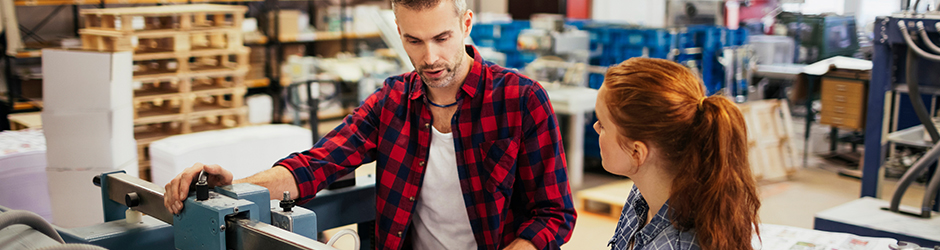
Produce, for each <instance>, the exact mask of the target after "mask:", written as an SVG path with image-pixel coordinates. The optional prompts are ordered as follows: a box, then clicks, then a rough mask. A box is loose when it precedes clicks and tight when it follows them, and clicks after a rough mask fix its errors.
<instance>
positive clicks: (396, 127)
mask: <svg viewBox="0 0 940 250" xmlns="http://www.w3.org/2000/svg"><path fill="white" fill-rule="evenodd" d="M467 52H468V54H471V56H473V62H472V63H471V69H470V73H469V74H467V78H466V80H465V81H464V82H463V83H461V84H463V85H462V86H461V87H460V91H458V93H457V100H458V101H457V102H458V103H459V104H457V105H458V108H457V111H456V114H454V118H453V121H452V122H451V124H452V127H451V128H452V129H453V136H454V144H455V145H454V149H455V151H456V158H457V162H455V167H456V168H458V169H459V170H458V171H459V176H460V180H454V181H459V182H460V184H461V187H462V190H463V196H462V197H454V200H455V201H456V202H466V204H465V205H466V206H467V210H466V211H454V213H459V212H464V213H467V214H468V215H469V217H470V225H471V227H472V228H473V234H474V236H475V237H476V240H477V244H478V246H479V248H480V249H493V250H495V249H497V248H501V247H505V246H506V245H508V244H509V243H510V242H512V241H513V240H515V239H516V238H524V239H531V241H532V244H534V245H535V248H537V249H558V246H559V245H561V244H562V243H564V242H565V241H568V239H570V238H571V230H572V229H574V223H575V217H576V215H575V209H574V205H573V204H574V203H573V202H572V198H571V189H570V188H569V187H568V176H567V175H566V174H565V169H566V164H565V154H564V151H563V149H562V141H561V133H560V132H559V130H558V125H557V124H558V121H557V120H555V112H554V111H553V110H552V106H551V104H550V103H549V101H548V95H547V94H546V92H545V90H544V89H542V87H541V86H540V85H539V84H538V83H537V82H535V81H533V80H531V79H529V78H527V77H525V76H522V75H520V74H518V73H516V72H515V71H512V70H507V69H505V68H503V67H500V66H498V65H495V64H492V63H489V62H484V61H483V58H482V57H480V55H479V54H480V53H479V52H478V51H477V50H476V48H474V47H473V46H469V45H468V46H467ZM425 89H426V87H425V85H424V83H423V82H422V81H421V78H419V77H418V74H417V73H416V72H414V71H412V72H410V73H405V74H402V75H398V76H393V77H390V78H388V79H386V80H385V85H384V86H383V87H382V88H381V89H380V90H379V91H377V92H376V93H375V94H373V95H371V96H369V98H368V99H366V100H365V101H364V102H363V104H362V106H360V107H359V108H357V109H356V111H355V112H354V113H353V114H352V115H349V116H347V117H346V119H345V120H344V121H343V124H342V125H340V126H339V127H337V128H335V129H333V131H331V132H330V133H329V134H327V135H326V136H325V137H323V139H321V140H320V142H318V143H317V144H316V145H315V146H314V147H313V148H311V149H309V150H307V151H303V152H299V153H293V154H291V155H290V156H287V157H286V158H284V159H281V160H280V161H279V162H278V163H276V164H275V165H281V166H285V167H287V169H289V170H290V171H291V172H292V173H293V175H294V180H295V181H296V182H297V188H298V189H300V190H299V191H300V201H299V203H300V204H303V203H305V202H308V201H310V200H311V199H312V198H313V197H314V195H316V193H317V191H320V190H322V189H324V188H326V186H327V185H329V182H332V181H334V180H336V179H337V178H339V177H341V176H343V175H346V174H348V173H351V172H352V171H353V170H355V169H356V167H358V166H359V165H361V164H363V163H368V162H372V161H377V164H376V169H375V171H376V176H377V178H376V180H375V196H376V197H375V198H376V201H375V205H376V207H375V208H376V209H377V210H376V218H375V222H376V226H375V233H376V234H375V243H376V246H375V248H376V249H402V248H411V246H410V245H405V244H407V243H406V242H407V240H406V238H407V236H408V229H409V226H410V225H411V218H412V216H415V214H414V208H415V201H416V200H417V198H420V197H419V195H440V194H437V193H435V192H436V190H435V189H434V188H435V187H430V186H422V183H423V178H424V173H425V167H426V166H425V161H427V159H428V152H429V150H430V146H431V145H430V144H431V133H432V132H431V124H432V123H433V121H432V120H431V117H432V116H431V110H430V108H429V107H428V105H427V101H426V100H427V95H426V94H425Z"/></svg>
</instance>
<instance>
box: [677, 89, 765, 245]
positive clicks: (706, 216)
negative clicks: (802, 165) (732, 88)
mask: <svg viewBox="0 0 940 250" xmlns="http://www.w3.org/2000/svg"><path fill="white" fill-rule="evenodd" d="M690 132H691V133H693V135H692V136H690V137H689V139H690V140H689V141H688V145H687V146H686V147H687V148H688V149H690V150H688V151H687V154H688V156H689V157H685V158H680V160H679V166H686V167H679V171H678V172H677V174H676V179H675V180H674V181H673V187H672V194H671V195H670V197H669V202H670V204H669V205H670V207H671V208H672V212H673V216H672V218H673V224H675V225H676V226H677V228H679V229H680V230H689V229H692V228H695V229H696V234H697V236H698V238H699V245H700V246H701V247H702V249H751V238H752V232H754V231H756V230H757V223H758V221H757V210H758V208H760V200H759V199H758V195H757V185H756V183H755V181H754V177H753V176H752V175H751V168H750V166H749V165H748V156H747V153H748V152H747V131H746V126H745V123H744V116H743V115H742V114H741V111H740V110H739V109H738V107H737V105H735V104H734V103H733V102H731V100H729V99H728V98H726V97H722V96H712V97H709V98H706V99H705V100H704V101H703V103H702V109H701V110H700V111H698V113H697V115H696V116H695V119H694V121H693V123H692V127H691V129H690ZM696 151H697V152H696Z"/></svg>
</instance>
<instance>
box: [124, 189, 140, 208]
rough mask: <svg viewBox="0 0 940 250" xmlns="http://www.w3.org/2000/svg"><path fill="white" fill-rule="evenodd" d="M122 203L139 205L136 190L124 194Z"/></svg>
mask: <svg viewBox="0 0 940 250" xmlns="http://www.w3.org/2000/svg"><path fill="white" fill-rule="evenodd" d="M124 205H127V207H136V206H138V205H140V196H138V195H137V192H130V193H127V194H125V195H124Z"/></svg>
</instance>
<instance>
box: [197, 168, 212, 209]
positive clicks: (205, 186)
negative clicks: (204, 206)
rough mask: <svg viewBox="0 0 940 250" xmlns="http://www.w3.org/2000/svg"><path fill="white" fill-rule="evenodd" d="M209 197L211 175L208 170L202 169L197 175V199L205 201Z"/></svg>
mask: <svg viewBox="0 0 940 250" xmlns="http://www.w3.org/2000/svg"><path fill="white" fill-rule="evenodd" d="M208 199H209V177H208V176H206V171H205V170H203V171H200V172H199V175H198V176H197V177H196V200H197V201H204V200H208Z"/></svg>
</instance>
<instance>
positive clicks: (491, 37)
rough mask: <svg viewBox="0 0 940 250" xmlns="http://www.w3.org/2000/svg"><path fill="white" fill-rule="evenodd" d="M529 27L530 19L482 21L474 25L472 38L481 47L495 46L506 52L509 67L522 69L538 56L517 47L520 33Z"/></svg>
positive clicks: (498, 49)
mask: <svg viewBox="0 0 940 250" xmlns="http://www.w3.org/2000/svg"><path fill="white" fill-rule="evenodd" d="M528 28H529V21H512V22H507V23H480V24H475V25H474V26H473V30H472V31H471V32H470V38H472V39H473V42H474V43H475V44H476V45H477V46H479V47H488V48H493V49H495V50H496V51H499V52H501V53H504V54H506V65H503V66H505V67H508V68H518V69H521V68H523V67H525V65H526V64H528V63H530V62H532V61H534V60H535V58H536V54H535V53H531V52H522V51H519V49H518V48H517V42H516V40H517V39H518V38H519V33H521V32H522V30H524V29H528Z"/></svg>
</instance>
